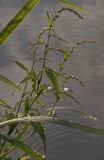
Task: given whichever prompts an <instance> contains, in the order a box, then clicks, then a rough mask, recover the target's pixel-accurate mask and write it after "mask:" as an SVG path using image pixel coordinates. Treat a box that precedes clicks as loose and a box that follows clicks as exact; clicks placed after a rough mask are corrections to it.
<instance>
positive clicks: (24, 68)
mask: <svg viewBox="0 0 104 160" xmlns="http://www.w3.org/2000/svg"><path fill="white" fill-rule="evenodd" d="M15 63H16V64H17V65H18V66H19V67H20V68H21V69H23V70H24V71H25V72H26V73H27V74H29V70H28V68H27V67H26V66H25V65H24V64H22V63H20V62H18V61H15Z"/></svg>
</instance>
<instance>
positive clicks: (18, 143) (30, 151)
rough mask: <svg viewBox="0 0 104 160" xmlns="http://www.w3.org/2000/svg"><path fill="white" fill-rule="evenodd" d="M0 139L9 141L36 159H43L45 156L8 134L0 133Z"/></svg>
mask: <svg viewBox="0 0 104 160" xmlns="http://www.w3.org/2000/svg"><path fill="white" fill-rule="evenodd" d="M0 139H3V140H5V141H7V142H9V143H11V144H12V145H14V146H16V147H17V148H19V149H21V150H22V151H24V152H25V153H27V154H28V155H30V156H32V157H33V158H35V159H37V160H45V158H44V156H43V155H42V154H40V153H39V152H37V151H34V150H33V149H31V148H30V147H29V146H27V145H26V144H25V143H23V142H22V141H19V140H17V139H15V138H12V137H10V136H6V135H4V134H1V133H0Z"/></svg>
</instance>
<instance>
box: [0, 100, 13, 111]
mask: <svg viewBox="0 0 104 160" xmlns="http://www.w3.org/2000/svg"><path fill="white" fill-rule="evenodd" d="M0 105H1V106H4V107H6V108H8V109H12V107H10V106H9V105H8V104H7V103H6V102H5V101H4V100H3V99H0Z"/></svg>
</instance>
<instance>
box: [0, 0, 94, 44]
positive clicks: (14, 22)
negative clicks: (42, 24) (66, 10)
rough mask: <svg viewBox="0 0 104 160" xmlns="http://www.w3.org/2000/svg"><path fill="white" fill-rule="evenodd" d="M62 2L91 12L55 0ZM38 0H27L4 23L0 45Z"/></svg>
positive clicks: (64, 0) (62, 0)
mask: <svg viewBox="0 0 104 160" xmlns="http://www.w3.org/2000/svg"><path fill="white" fill-rule="evenodd" d="M57 1H59V2H61V3H63V4H66V5H68V6H70V7H72V8H75V9H77V10H80V11H82V12H84V13H86V14H91V13H90V12H89V11H87V10H85V9H84V8H82V7H79V6H77V5H75V4H73V3H71V2H69V1H67V0H57ZM39 2H40V0H28V1H27V2H26V4H25V5H24V6H23V7H22V8H21V10H20V11H18V13H17V14H16V15H15V16H14V18H13V19H12V20H11V21H10V22H9V23H8V24H7V25H6V27H5V28H4V29H3V31H1V32H0V45H1V44H2V43H3V42H4V41H5V40H6V39H7V38H8V36H9V35H10V34H11V33H12V32H13V31H14V30H15V29H16V28H17V26H18V25H19V24H20V23H21V21H23V19H24V18H25V17H26V16H27V14H29V12H30V11H31V10H32V9H33V8H34V7H36V5H37V4H38V3H39Z"/></svg>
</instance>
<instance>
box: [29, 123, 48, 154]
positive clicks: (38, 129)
mask: <svg viewBox="0 0 104 160" xmlns="http://www.w3.org/2000/svg"><path fill="white" fill-rule="evenodd" d="M31 124H32V126H33V127H34V129H35V131H36V132H37V133H38V134H39V136H40V137H41V139H42V141H43V144H44V149H45V151H46V135H45V128H44V126H43V124H42V123H40V122H37V123H31Z"/></svg>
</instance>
